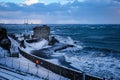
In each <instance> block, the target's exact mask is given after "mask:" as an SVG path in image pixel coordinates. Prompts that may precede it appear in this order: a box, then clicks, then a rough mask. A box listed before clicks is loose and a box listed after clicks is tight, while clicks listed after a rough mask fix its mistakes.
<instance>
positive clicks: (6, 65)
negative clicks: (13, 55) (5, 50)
mask: <svg viewBox="0 0 120 80" xmlns="http://www.w3.org/2000/svg"><path fill="white" fill-rule="evenodd" d="M5 66H7V63H6V57H5Z"/></svg>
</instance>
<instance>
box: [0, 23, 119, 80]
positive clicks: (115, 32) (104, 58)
mask: <svg viewBox="0 0 120 80" xmlns="http://www.w3.org/2000/svg"><path fill="white" fill-rule="evenodd" d="M40 25H41V24H28V25H22V24H20V25H19V24H3V25H2V26H3V27H5V28H6V29H7V30H8V33H30V32H31V31H32V29H33V27H35V26H40ZM48 26H50V28H51V35H54V36H56V37H57V39H59V38H60V40H62V39H66V38H68V37H70V38H71V39H72V40H73V41H76V42H77V45H79V46H80V47H81V48H76V49H66V50H63V51H60V52H59V53H61V54H63V55H65V56H66V60H67V61H69V62H71V63H72V64H71V65H72V66H74V67H75V68H78V69H79V70H82V71H83V72H86V73H87V74H90V75H94V76H98V77H105V78H111V79H112V78H113V80H120V25H115V24H113V25H112V24H106V25H104V24H103V25H99V24H98V25H97V24H96V25H92V24H90V25H88V24H48ZM61 38H62V39H61ZM66 40H67V39H66Z"/></svg>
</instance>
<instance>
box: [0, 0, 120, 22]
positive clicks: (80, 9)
mask: <svg viewBox="0 0 120 80" xmlns="http://www.w3.org/2000/svg"><path fill="white" fill-rule="evenodd" d="M115 1H119V0H102V1H101V0H94V1H93V0H85V1H83V2H79V1H78V0H74V1H73V2H69V3H67V4H60V3H51V4H48V5H45V4H43V3H36V4H32V5H25V4H15V3H3V2H1V3H0V12H1V13H0V16H2V18H6V19H13V18H14V19H15V18H16V19H18V18H24V17H26V16H27V17H29V18H32V19H35V18H39V19H41V20H42V21H43V22H44V23H59V22H62V21H64V22H66V23H69V22H71V21H73V23H75V22H76V23H120V4H119V2H115Z"/></svg>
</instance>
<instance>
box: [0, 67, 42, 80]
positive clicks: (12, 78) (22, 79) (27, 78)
mask: <svg viewBox="0 0 120 80" xmlns="http://www.w3.org/2000/svg"><path fill="white" fill-rule="evenodd" d="M7 69H8V68H7ZM0 76H1V77H4V78H6V79H9V80H31V79H32V80H43V79H41V78H39V77H35V76H32V75H30V74H26V75H21V74H18V73H15V72H12V71H9V70H6V69H2V68H1V69H0Z"/></svg>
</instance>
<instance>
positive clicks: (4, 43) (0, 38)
mask: <svg viewBox="0 0 120 80" xmlns="http://www.w3.org/2000/svg"><path fill="white" fill-rule="evenodd" d="M0 46H1V47H2V48H4V49H6V50H8V51H9V52H10V47H11V41H10V40H9V39H8V36H7V30H6V29H5V28H3V27H0Z"/></svg>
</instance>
